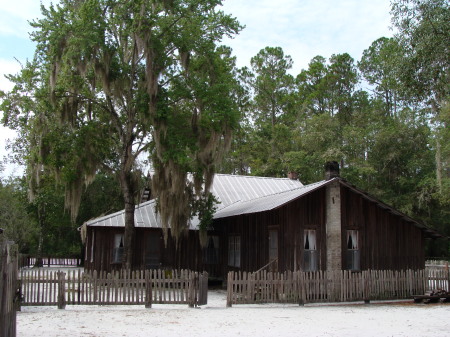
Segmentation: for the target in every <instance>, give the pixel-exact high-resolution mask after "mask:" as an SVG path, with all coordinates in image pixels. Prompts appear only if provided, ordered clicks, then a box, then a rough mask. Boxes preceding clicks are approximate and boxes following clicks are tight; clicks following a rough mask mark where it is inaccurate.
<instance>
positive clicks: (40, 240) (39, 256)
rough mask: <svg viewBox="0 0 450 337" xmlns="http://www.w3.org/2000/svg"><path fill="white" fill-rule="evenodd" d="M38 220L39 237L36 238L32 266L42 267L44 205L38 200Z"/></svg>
mask: <svg viewBox="0 0 450 337" xmlns="http://www.w3.org/2000/svg"><path fill="white" fill-rule="evenodd" d="M38 222H39V238H38V249H37V256H36V262H35V263H34V267H42V266H43V261H42V246H43V244H44V223H45V207H44V206H42V204H41V203H40V202H39V204H38Z"/></svg>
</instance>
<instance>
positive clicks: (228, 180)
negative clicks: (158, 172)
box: [86, 174, 303, 229]
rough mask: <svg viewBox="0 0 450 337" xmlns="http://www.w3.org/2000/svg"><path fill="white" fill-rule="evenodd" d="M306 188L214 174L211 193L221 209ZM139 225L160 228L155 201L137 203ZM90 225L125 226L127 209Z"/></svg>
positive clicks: (286, 181)
mask: <svg viewBox="0 0 450 337" xmlns="http://www.w3.org/2000/svg"><path fill="white" fill-rule="evenodd" d="M301 187H303V184H302V183H301V182H300V181H298V180H292V179H289V178H265V177H253V176H238V175H228V174H216V175H215V176H214V181H213V185H212V188H211V192H212V193H213V194H214V196H215V197H216V198H217V200H218V201H219V204H218V205H217V212H216V213H218V212H219V211H220V210H222V209H224V208H227V207H229V206H230V205H234V204H239V203H242V202H246V201H250V200H254V199H259V198H262V197H266V196H270V195H278V194H280V193H282V192H287V191H292V190H296V189H298V188H301ZM134 221H135V227H146V228H159V227H161V221H160V218H159V216H158V215H157V213H156V212H155V200H150V201H146V202H143V203H142V204H139V205H137V206H136V209H135V213H134ZM86 225H87V226H95V227H97V226H101V227H124V226H125V212H124V210H122V211H119V212H116V213H113V214H109V215H106V216H103V217H99V218H96V219H92V220H89V221H87V222H86ZM197 225H198V219H196V218H194V219H192V220H191V224H190V228H191V229H196V228H197Z"/></svg>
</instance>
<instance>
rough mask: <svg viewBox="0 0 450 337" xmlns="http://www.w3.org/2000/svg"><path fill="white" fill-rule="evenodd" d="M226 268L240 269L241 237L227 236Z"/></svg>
mask: <svg viewBox="0 0 450 337" xmlns="http://www.w3.org/2000/svg"><path fill="white" fill-rule="evenodd" d="M228 266H229V267H235V268H240V267H241V236H240V235H230V236H228Z"/></svg>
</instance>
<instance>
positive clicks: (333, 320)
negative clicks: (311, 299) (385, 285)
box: [17, 290, 450, 337]
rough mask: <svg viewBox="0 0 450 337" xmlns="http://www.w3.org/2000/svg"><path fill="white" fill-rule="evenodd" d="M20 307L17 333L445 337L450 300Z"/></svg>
mask: <svg viewBox="0 0 450 337" xmlns="http://www.w3.org/2000/svg"><path fill="white" fill-rule="evenodd" d="M208 296H209V297H208V305H205V306H202V307H200V308H188V306H187V305H154V306H153V308H151V309H145V308H144V307H143V306H67V307H66V309H65V310H58V309H57V308H56V307H23V308H22V311H21V312H18V314H17V336H19V337H33V336H46V337H56V336H64V337H68V336H92V337H93V336H96V337H103V336H105V337H106V336H130V337H131V336H164V337H170V336H208V337H209V336H240V335H242V336H277V335H278V336H450V304H413V303H412V301H409V302H394V303H388V304H387V303H382V304H381V303H372V304H369V305H365V304H351V305H348V304H345V305H343V304H339V305H317V304H316V305H306V306H303V307H300V306H296V305H273V304H272V305H236V306H233V307H232V308H226V305H225V303H226V293H225V291H223V290H214V291H210V292H209V294H208Z"/></svg>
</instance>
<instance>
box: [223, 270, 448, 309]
mask: <svg viewBox="0 0 450 337" xmlns="http://www.w3.org/2000/svg"><path fill="white" fill-rule="evenodd" d="M443 277H444V276H443ZM446 277H447V284H448V274H447V275H446ZM427 288H428V278H427V272H426V271H425V270H416V271H413V270H406V271H386V270H385V271H382V270H367V271H362V272H357V273H355V272H351V271H336V272H326V271H318V272H301V271H297V272H285V273H271V272H267V271H261V272H256V273H245V272H243V273H242V272H229V273H228V281H227V306H228V307H230V306H232V305H233V304H252V303H297V304H304V303H314V302H346V301H370V300H387V299H404V298H410V297H411V296H412V295H415V294H424V293H425V291H426V290H427Z"/></svg>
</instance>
